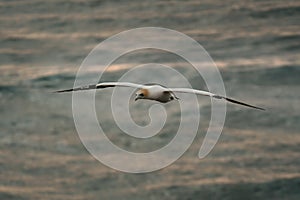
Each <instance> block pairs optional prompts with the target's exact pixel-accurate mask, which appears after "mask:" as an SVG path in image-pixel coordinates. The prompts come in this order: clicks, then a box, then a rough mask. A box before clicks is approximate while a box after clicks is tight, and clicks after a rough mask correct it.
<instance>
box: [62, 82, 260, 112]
mask: <svg viewBox="0 0 300 200" xmlns="http://www.w3.org/2000/svg"><path fill="white" fill-rule="evenodd" d="M109 87H132V88H136V89H138V91H137V92H136V96H135V101H137V100H138V99H148V100H154V101H158V102H161V103H167V102H170V101H173V100H179V98H178V97H177V96H176V95H175V93H190V94H196V95H204V96H209V97H212V98H216V99H224V100H226V101H229V102H231V103H235V104H240V105H243V106H247V107H250V108H255V109H259V110H265V109H264V108H260V107H257V106H253V105H250V104H247V103H243V102H241V101H237V100H234V99H231V98H228V97H225V96H221V95H217V94H213V93H210V92H207V91H203V90H196V89H191V88H167V87H164V86H162V85H159V84H144V85H141V84H135V83H129V82H103V83H99V84H95V85H87V86H83V87H78V88H71V89H66V90H58V91H56V92H57V93H62V92H73V91H80V90H92V89H103V88H109Z"/></svg>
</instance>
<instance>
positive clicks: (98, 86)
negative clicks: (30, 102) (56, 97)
mask: <svg viewBox="0 0 300 200" xmlns="http://www.w3.org/2000/svg"><path fill="white" fill-rule="evenodd" d="M109 87H132V88H137V89H142V88H144V87H145V85H141V84H136V83H129V82H103V83H98V84H95V85H86V86H82V87H77V88H71V89H65V90H58V91H55V92H57V93H62V92H73V91H80V90H93V89H104V88H109Z"/></svg>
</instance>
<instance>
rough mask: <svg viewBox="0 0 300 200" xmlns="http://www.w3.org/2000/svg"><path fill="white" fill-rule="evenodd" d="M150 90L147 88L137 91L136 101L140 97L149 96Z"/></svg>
mask: <svg viewBox="0 0 300 200" xmlns="http://www.w3.org/2000/svg"><path fill="white" fill-rule="evenodd" d="M148 94H149V91H148V90H147V89H141V90H138V91H137V92H136V93H135V99H134V100H135V101H137V100H139V99H146V98H147V97H148Z"/></svg>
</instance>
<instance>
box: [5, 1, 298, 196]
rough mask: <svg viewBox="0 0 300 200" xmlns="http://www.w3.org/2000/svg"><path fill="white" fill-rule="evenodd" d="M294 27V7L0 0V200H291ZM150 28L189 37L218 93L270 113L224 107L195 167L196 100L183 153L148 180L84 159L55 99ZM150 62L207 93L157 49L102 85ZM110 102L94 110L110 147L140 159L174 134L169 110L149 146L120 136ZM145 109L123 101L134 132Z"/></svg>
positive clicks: (294, 174) (100, 97) (68, 116)
mask: <svg viewBox="0 0 300 200" xmlns="http://www.w3.org/2000/svg"><path fill="white" fill-rule="evenodd" d="M299 19H300V2H299V1H267V0H263V1H254V0H250V1H249V0H247V1H246V0H241V1H221V0H214V1H209V0H204V1H192V0H191V1H173V0H171V1H137V0H133V1H121V0H120V1H101V0H92V1H85V0H71V1H66V0H53V1H41V0H28V1H19V0H11V1H6V0H1V1H0V23H1V29H0V41H1V45H0V116H1V120H0V199H49V200H50V199H66V200H67V199H99V198H100V199H228V200H231V199H278V200H279V199H292V200H293V199H295V200H296V199H300V135H299V131H300V106H299V98H300V93H299V91H300V84H299V83H300V68H299V67H300V66H299V65H300V56H299V55H300V54H299V52H300V34H299V30H300V27H299ZM147 26H158V27H165V28H170V29H174V30H177V31H181V32H183V33H185V34H187V35H188V36H190V37H192V38H194V39H195V40H197V41H198V42H199V43H200V44H201V45H203V47H204V48H205V49H206V50H207V51H208V52H209V54H210V55H211V57H212V58H213V59H214V61H215V63H216V65H217V66H218V68H219V69H220V72H221V74H222V77H223V80H224V84H225V88H226V92H227V95H228V96H231V97H234V98H236V99H240V100H244V101H247V102H249V103H252V104H255V105H260V106H262V107H265V108H266V109H267V112H261V111H257V110H251V109H247V108H244V107H239V106H234V105H231V104H228V107H227V110H228V112H227V116H226V123H225V127H224V129H223V133H222V135H221V137H220V140H219V142H218V143H217V145H216V146H215V148H214V149H213V151H212V152H211V153H210V154H209V156H208V157H206V158H205V159H202V160H199V159H198V157H197V153H198V151H199V148H200V145H201V143H202V139H203V136H204V134H205V131H206V129H207V127H208V123H209V119H210V100H209V99H207V98H205V97H199V102H200V105H201V122H200V128H199V131H198V134H197V138H196V139H195V141H194V143H193V144H192V146H191V148H189V150H188V151H187V152H186V153H185V154H184V155H183V156H182V157H181V158H180V159H179V160H178V161H176V162H175V163H174V164H172V165H170V166H169V167H167V168H164V169H162V170H159V171H157V172H153V173H147V174H126V173H121V172H118V171H115V170H112V169H110V168H108V167H106V166H104V165H103V164H101V163H100V162H98V161H97V160H95V159H94V158H93V157H92V156H91V155H90V154H89V153H88V152H87V151H86V149H85V148H84V146H83V145H82V143H81V142H80V140H79V137H78V135H77V132H76V129H75V126H74V121H73V117H72V95H71V94H66V95H58V94H53V93H52V91H54V90H58V89H62V88H69V87H72V86H73V84H74V80H75V76H76V72H77V70H78V68H79V66H80V64H81V62H82V61H83V59H84V58H85V57H86V55H87V54H88V53H89V52H90V51H91V50H92V49H93V48H94V47H95V46H96V45H97V44H98V43H100V42H101V41H103V40H105V39H106V38H108V37H110V36H112V35H113V34H116V33H119V32H121V31H124V30H128V29H131V28H137V27H147ZM108 51H109V50H108ZM151 62H153V63H162V64H168V65H171V66H172V67H174V68H175V69H177V70H178V71H181V72H182V74H184V75H185V76H186V77H188V79H189V80H190V82H191V84H192V86H193V87H195V88H199V89H205V85H203V82H202V80H199V79H198V76H194V73H193V70H192V69H191V68H190V67H188V66H187V65H186V64H184V63H182V62H183V61H182V60H181V59H180V58H177V57H176V56H174V55H169V54H167V53H160V52H156V51H142V52H135V53H132V54H129V55H127V56H124V57H122V58H121V59H119V60H117V61H115V62H114V63H113V64H112V66H111V68H110V69H111V70H109V71H108V72H106V73H105V76H104V80H106V81H116V80H117V79H118V78H119V77H120V76H121V75H122V74H124V73H125V72H127V71H128V70H129V69H130V68H131V67H133V66H135V65H136V64H142V63H151ZM157 73H159V72H157ZM153 76H155V74H154V75H153ZM174 82H176V80H172V83H174ZM111 94H112V91H111V90H105V91H102V92H101V93H100V92H98V93H97V97H96V98H97V103H96V107H97V114H98V117H99V119H101V120H103V122H104V123H103V125H104V129H105V130H106V131H107V135H108V136H109V138H110V139H111V140H112V141H113V142H114V143H115V144H117V145H119V146H120V147H122V148H127V149H130V150H132V151H134V150H136V151H140V152H142V151H145V150H149V149H155V148H156V147H161V146H163V145H165V144H167V143H168V142H169V141H170V139H172V137H174V134H176V131H177V130H176V128H177V127H178V120H179V119H180V115H178V105H177V104H167V105H165V107H166V109H167V111H168V123H167V125H166V127H165V128H164V129H163V132H162V133H160V134H158V135H157V136H155V137H154V138H153V140H151V143H149V142H148V143H145V142H142V143H139V141H138V140H133V139H132V138H130V137H125V136H124V134H122V132H121V131H120V130H119V129H118V128H117V125H116V124H115V123H114V121H113V119H112V116H111V114H110V109H108V108H109V106H110V98H111ZM150 105H151V102H138V103H136V104H134V103H132V105H131V110H132V114H133V117H134V118H135V119H136V122H137V123H138V124H144V123H146V124H147V122H148V120H149V119H148V114H147V113H148V112H147V111H148V110H147V108H148V107H149V106H150ZM137 108H138V109H139V110H138V109H137ZM143 108H145V110H143V111H142V112H140V110H141V109H143ZM143 114H144V115H143ZM141 144H142V145H141Z"/></svg>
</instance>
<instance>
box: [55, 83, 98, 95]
mask: <svg viewBox="0 0 300 200" xmlns="http://www.w3.org/2000/svg"><path fill="white" fill-rule="evenodd" d="M92 89H97V85H86V86H82V87H78V88H71V89H66V90H57V91H54V93H63V92H73V91H79V90H92Z"/></svg>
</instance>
